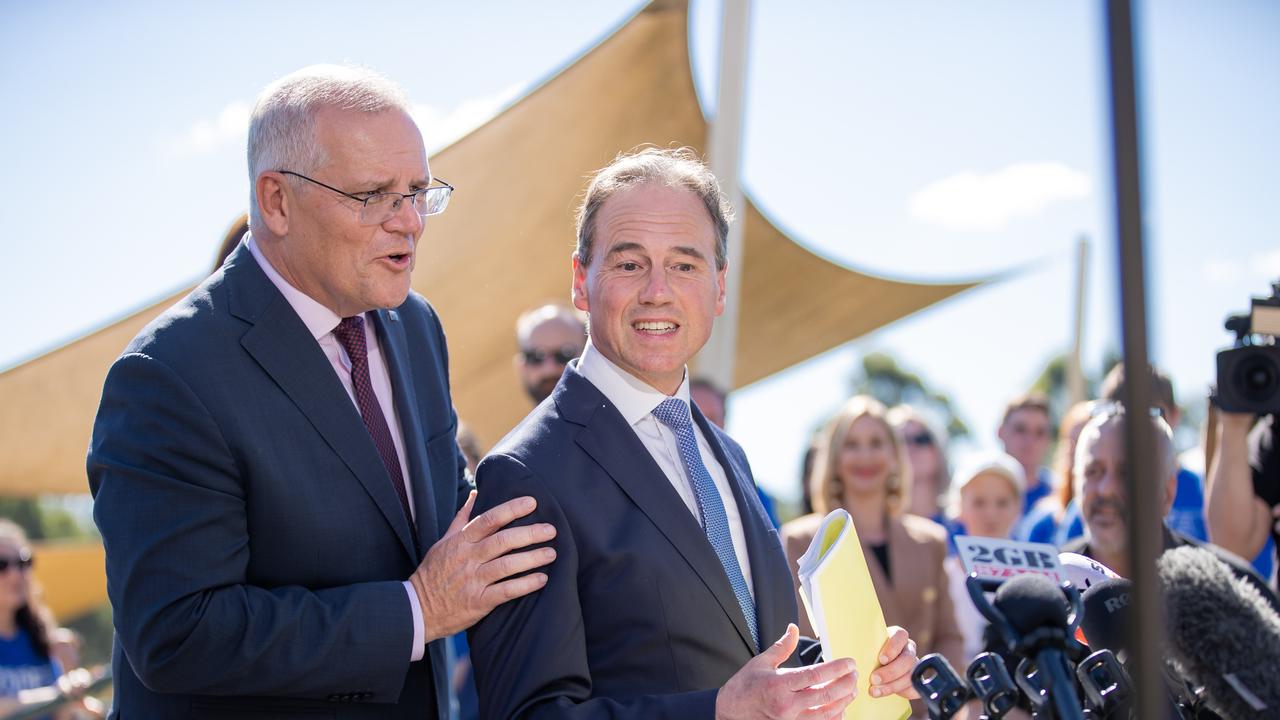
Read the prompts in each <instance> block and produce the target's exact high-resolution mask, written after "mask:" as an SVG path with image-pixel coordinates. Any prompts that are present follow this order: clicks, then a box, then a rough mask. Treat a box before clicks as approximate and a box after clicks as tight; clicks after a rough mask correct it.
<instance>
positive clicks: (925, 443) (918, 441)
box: [903, 432, 933, 447]
mask: <svg viewBox="0 0 1280 720" xmlns="http://www.w3.org/2000/svg"><path fill="white" fill-rule="evenodd" d="M903 439H904V440H906V441H907V444H908V445H913V446H915V447H930V446H932V445H933V436H932V435H930V434H929V433H927V432H922V433H916V434H915V435H907V436H906V437H904V438H903Z"/></svg>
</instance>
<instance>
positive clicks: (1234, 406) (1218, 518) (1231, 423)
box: [1205, 280, 1280, 583]
mask: <svg viewBox="0 0 1280 720" xmlns="http://www.w3.org/2000/svg"><path fill="white" fill-rule="evenodd" d="M1225 325H1226V329H1227V330H1229V331H1231V332H1234V333H1235V335H1236V341H1235V345H1234V346H1233V347H1231V348H1228V349H1226V350H1223V351H1221V352H1219V353H1218V356H1217V364H1218V382H1217V384H1216V386H1215V388H1214V391H1213V394H1212V396H1211V397H1210V408H1209V418H1208V419H1207V423H1206V425H1207V427H1208V428H1209V429H1210V432H1209V434H1208V435H1207V442H1206V443H1205V445H1206V447H1205V465H1206V466H1207V467H1208V468H1209V474H1208V481H1209V482H1208V485H1209V487H1208V499H1207V500H1206V503H1205V510H1206V513H1205V514H1206V519H1207V520H1208V524H1209V536H1210V538H1212V540H1213V542H1214V543H1215V544H1217V545H1219V546H1221V547H1223V548H1226V549H1227V550H1230V551H1231V552H1234V553H1236V554H1237V555H1240V556H1241V557H1247V558H1248V557H1254V556H1255V555H1256V554H1257V553H1258V551H1260V550H1261V549H1262V548H1263V546H1264V545H1266V544H1267V539H1268V535H1270V539H1271V540H1272V541H1273V542H1272V546H1273V547H1274V548H1275V552H1276V561H1277V564H1280V455H1277V452H1278V451H1280V437H1277V433H1280V425H1277V422H1276V414H1277V411H1278V410H1280V403H1278V399H1280V346H1277V345H1276V343H1275V338H1276V337H1278V336H1280V280H1278V281H1276V282H1273V283H1272V284H1271V295H1270V297H1254V298H1252V301H1251V303H1250V308H1249V313H1248V314H1242V315H1232V316H1230V317H1228V318H1227V321H1226V324H1225ZM1215 415H1216V416H1217V417H1216V421H1215V418H1214V416H1215ZM1215 429H1216V431H1217V432H1216V434H1215V433H1214V430H1215ZM1272 582H1273V583H1274V582H1275V578H1272Z"/></svg>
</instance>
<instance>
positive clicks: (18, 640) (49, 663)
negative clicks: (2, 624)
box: [0, 628, 62, 697]
mask: <svg viewBox="0 0 1280 720" xmlns="http://www.w3.org/2000/svg"><path fill="white" fill-rule="evenodd" d="M61 674H62V670H61V668H59V667H58V663H57V661H55V660H53V659H52V658H47V657H46V658H42V657H40V656H39V655H37V654H36V648H35V645H34V644H32V642H31V637H30V636H29V635H28V634H27V631H26V630H23V629H22V628H18V632H17V633H15V634H14V636H13V637H11V638H6V637H0V697H15V696H17V694H18V692H19V691H22V690H31V689H33V688H38V687H45V686H47V685H52V684H53V683H54V681H55V680H56V679H57V678H58V676H59V675H61Z"/></svg>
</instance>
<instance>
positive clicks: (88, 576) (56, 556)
mask: <svg viewBox="0 0 1280 720" xmlns="http://www.w3.org/2000/svg"><path fill="white" fill-rule="evenodd" d="M31 552H32V555H33V556H34V557H35V560H36V563H35V566H34V567H33V568H32V573H33V574H34V575H35V579H36V581H37V582H38V583H39V585H40V588H41V589H42V591H43V594H42V597H41V599H42V600H43V601H44V603H45V605H48V606H49V609H50V610H52V611H53V616H54V617H55V618H57V620H58V622H66V621H68V620H74V619H76V618H77V617H79V616H80V615H83V614H85V613H87V612H89V611H90V610H93V609H94V608H96V607H98V606H100V605H102V603H103V602H105V601H106V599H107V577H106V575H104V574H103V570H102V569H103V567H104V565H105V564H106V561H107V558H106V554H105V553H104V552H103V550H102V544H101V543H98V542H95V541H88V542H47V543H32V546H31Z"/></svg>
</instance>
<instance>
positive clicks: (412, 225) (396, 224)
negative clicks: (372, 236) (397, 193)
mask: <svg viewBox="0 0 1280 720" xmlns="http://www.w3.org/2000/svg"><path fill="white" fill-rule="evenodd" d="M399 203H400V204H399V205H398V206H397V207H396V209H395V212H394V213H392V215H391V217H390V218H388V219H387V221H386V222H384V223H382V226H383V227H385V228H386V229H387V232H392V233H396V234H404V235H408V236H409V237H411V238H413V239H414V240H417V239H418V236H419V235H421V234H422V230H423V228H424V227H425V225H426V221H425V218H423V217H422V216H421V215H419V214H418V210H417V208H415V207H414V206H413V203H412V202H410V201H409V200H408V199H406V198H400V200H399Z"/></svg>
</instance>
